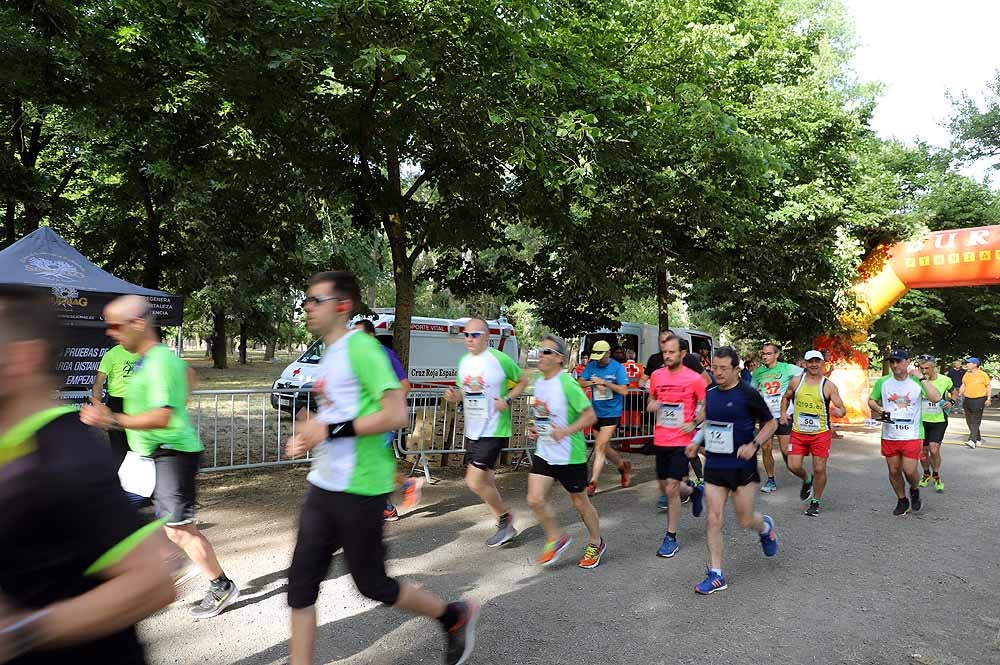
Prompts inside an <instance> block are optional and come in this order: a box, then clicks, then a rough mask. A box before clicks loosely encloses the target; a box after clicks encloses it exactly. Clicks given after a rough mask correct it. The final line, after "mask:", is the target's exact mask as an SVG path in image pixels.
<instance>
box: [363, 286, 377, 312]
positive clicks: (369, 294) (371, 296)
mask: <svg viewBox="0 0 1000 665" xmlns="http://www.w3.org/2000/svg"><path fill="white" fill-rule="evenodd" d="M375 293H376V289H375V287H374V286H369V287H368V288H367V289H365V294H366V300H367V301H368V309H375Z"/></svg>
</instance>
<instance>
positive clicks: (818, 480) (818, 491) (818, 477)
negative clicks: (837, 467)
mask: <svg viewBox="0 0 1000 665" xmlns="http://www.w3.org/2000/svg"><path fill="white" fill-rule="evenodd" d="M812 459H813V499H815V500H816V501H819V500H820V499H822V498H823V490H824V489H826V479H827V475H826V462H827V458H825V457H816V456H815V455H813V456H812Z"/></svg>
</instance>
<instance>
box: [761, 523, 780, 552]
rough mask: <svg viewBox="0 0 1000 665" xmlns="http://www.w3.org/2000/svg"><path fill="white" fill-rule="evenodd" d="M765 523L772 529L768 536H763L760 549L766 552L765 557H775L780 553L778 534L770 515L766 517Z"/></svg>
mask: <svg viewBox="0 0 1000 665" xmlns="http://www.w3.org/2000/svg"><path fill="white" fill-rule="evenodd" d="M764 523H765V524H767V525H768V526H769V527H771V530H770V531H768V532H767V535H766V536H765V535H763V534H761V536H760V548H761V549H762V550H764V556H774V555H775V554H777V553H778V534H777V532H775V530H774V520H772V519H771V516H770V515H764Z"/></svg>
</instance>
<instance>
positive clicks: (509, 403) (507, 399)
mask: <svg viewBox="0 0 1000 665" xmlns="http://www.w3.org/2000/svg"><path fill="white" fill-rule="evenodd" d="M503 401H505V402H507V406H510V405H511V403H513V401H514V400H512V399H511V398H509V397H504V398H503Z"/></svg>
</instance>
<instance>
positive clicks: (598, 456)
mask: <svg viewBox="0 0 1000 665" xmlns="http://www.w3.org/2000/svg"><path fill="white" fill-rule="evenodd" d="M614 433H615V428H614V427H602V428H600V429H599V430H597V436H595V437H594V469H593V471H591V474H590V482H592V483H596V482H597V479H598V478H600V477H601V471H603V470H604V458H605V457H607V458H608V459H610V460H611V462H612V464H615V465H616V466H621V457H619V456H618V453H616V452H615V451H613V450H611V437H612V436H613V435H614ZM616 459H617V460H618V461H617V462H615V460H616Z"/></svg>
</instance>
